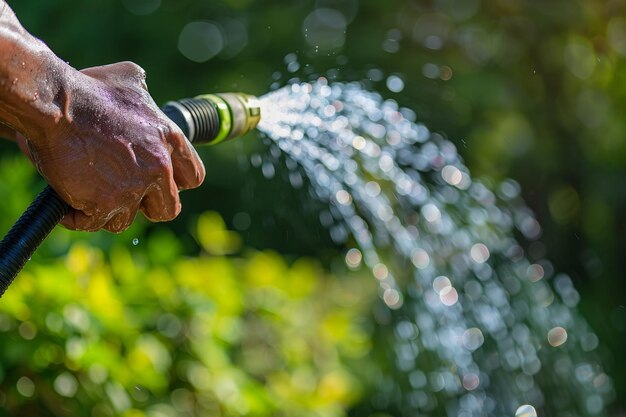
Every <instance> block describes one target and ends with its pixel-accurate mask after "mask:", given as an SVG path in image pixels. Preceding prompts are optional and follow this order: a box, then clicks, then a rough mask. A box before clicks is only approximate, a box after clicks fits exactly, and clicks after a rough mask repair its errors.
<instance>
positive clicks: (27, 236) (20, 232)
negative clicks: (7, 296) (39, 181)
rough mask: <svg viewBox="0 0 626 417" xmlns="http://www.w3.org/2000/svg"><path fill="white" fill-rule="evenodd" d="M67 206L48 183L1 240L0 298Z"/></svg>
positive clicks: (65, 210)
mask: <svg viewBox="0 0 626 417" xmlns="http://www.w3.org/2000/svg"><path fill="white" fill-rule="evenodd" d="M69 209H70V206H68V204H67V203H66V202H65V201H63V200H61V197H59V196H58V194H57V193H56V192H55V191H54V190H53V189H52V188H50V186H47V187H46V188H45V189H44V190H43V191H42V192H41V193H40V194H39V195H38V196H37V198H36V199H35V201H33V202H32V203H31V205H30V206H29V207H28V208H27V209H26V211H25V212H24V213H23V214H22V216H21V217H20V218H19V220H18V221H17V223H15V224H14V225H13V227H12V228H11V230H9V233H7V235H6V236H5V237H4V239H2V242H0V297H2V294H4V292H5V291H6V289H7V288H8V287H9V285H10V284H11V282H13V279H15V277H16V276H17V274H18V273H19V272H20V271H21V270H22V267H23V266H24V265H25V264H26V262H27V261H28V260H29V259H30V257H31V256H32V255H33V253H34V252H35V250H36V249H37V247H38V246H39V245H40V244H41V242H43V240H44V239H45V238H46V236H48V234H50V232H51V231H52V229H54V226H56V225H57V223H59V222H60V221H61V219H63V216H65V214H66V213H67V212H68V211H69Z"/></svg>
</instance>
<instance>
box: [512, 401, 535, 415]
mask: <svg viewBox="0 0 626 417" xmlns="http://www.w3.org/2000/svg"><path fill="white" fill-rule="evenodd" d="M515 417H537V410H535V407H533V406H532V405H528V404H525V405H522V406H520V407H519V408H518V409H517V411H516V412H515Z"/></svg>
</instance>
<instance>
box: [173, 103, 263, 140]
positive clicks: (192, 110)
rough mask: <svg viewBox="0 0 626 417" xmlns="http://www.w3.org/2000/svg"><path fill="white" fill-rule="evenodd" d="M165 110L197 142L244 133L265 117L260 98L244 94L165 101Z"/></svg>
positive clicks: (225, 138) (229, 137) (234, 136)
mask: <svg viewBox="0 0 626 417" xmlns="http://www.w3.org/2000/svg"><path fill="white" fill-rule="evenodd" d="M162 110H163V112H164V113H165V114H166V115H167V116H168V117H169V118H170V119H172V120H173V121H174V123H176V124H177V125H178V126H179V127H180V128H181V129H182V131H183V133H184V134H185V135H186V136H187V138H188V139H189V141H190V142H191V143H193V144H194V145H197V144H201V143H209V144H216V143H220V142H223V141H225V140H228V139H233V138H237V137H239V136H243V135H245V134H246V133H248V132H249V131H251V130H252V129H254V128H255V127H256V125H257V124H258V123H259V120H260V119H261V108H260V105H259V100H258V99H257V98H256V97H254V96H252V95H249V94H244V93H219V94H204V95H201V96H197V97H194V98H184V99H182V100H177V101H170V102H168V103H165V106H163V108H162Z"/></svg>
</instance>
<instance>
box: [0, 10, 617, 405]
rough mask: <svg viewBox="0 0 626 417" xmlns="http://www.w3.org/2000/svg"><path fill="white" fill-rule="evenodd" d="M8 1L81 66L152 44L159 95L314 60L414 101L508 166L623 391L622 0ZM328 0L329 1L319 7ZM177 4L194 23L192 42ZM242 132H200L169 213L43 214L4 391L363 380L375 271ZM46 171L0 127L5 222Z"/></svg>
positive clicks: (9, 347) (505, 173)
mask: <svg viewBox="0 0 626 417" xmlns="http://www.w3.org/2000/svg"><path fill="white" fill-rule="evenodd" d="M11 3H12V4H11V6H12V7H13V8H14V10H15V11H16V13H17V14H18V16H19V17H20V19H21V20H22V22H23V24H24V26H26V27H27V28H28V29H29V30H30V31H31V32H32V33H34V34H35V35H37V36H39V37H41V38H42V39H44V40H45V41H46V42H47V43H48V44H49V45H50V47H51V48H52V49H53V50H54V51H56V52H57V54H58V55H60V56H61V57H62V58H64V59H66V60H68V61H69V62H70V63H71V64H72V65H73V66H75V67H77V68H82V67H87V66H93V65H99V64H105V63H109V62H114V61H121V60H132V61H135V62H137V63H138V64H140V65H141V66H143V67H144V68H145V69H146V70H147V72H148V85H149V87H150V91H151V92H152V94H153V96H154V97H155V99H156V101H157V102H160V103H162V102H165V101H167V100H168V99H174V98H180V97H183V96H191V95H195V94H198V93H202V92H212V91H225V90H239V91H246V92H250V93H253V94H263V93H264V92H266V91H268V90H269V89H270V86H271V85H272V83H274V82H278V83H284V82H286V80H288V79H289V78H290V77H292V76H299V77H302V78H309V77H314V76H315V74H325V75H327V76H329V77H330V78H335V79H339V80H364V82H365V83H366V84H367V85H368V86H369V87H370V88H372V89H375V90H377V91H380V92H381V93H382V94H383V95H385V96H387V97H392V98H394V99H396V100H397V101H398V102H399V103H400V104H402V105H405V106H408V107H411V108H412V109H414V110H415V111H416V112H417V115H418V119H419V120H420V121H422V122H424V123H425V124H426V125H427V126H428V127H429V128H431V129H432V130H434V131H438V132H440V133H442V134H444V135H446V136H448V137H450V138H451V139H452V140H453V141H454V142H455V143H456V144H457V146H458V148H459V149H460V152H461V154H462V155H463V156H464V158H465V159H466V161H467V162H468V165H469V166H470V168H471V170H472V172H473V174H474V175H477V176H489V177H495V178H504V177H513V178H515V179H516V180H518V181H519V182H520V183H521V184H522V189H523V193H524V195H525V198H526V200H527V202H528V203H529V205H530V206H531V207H532V208H533V210H534V211H535V212H536V213H537V215H538V217H539V220H540V222H541V223H542V224H543V226H544V236H543V239H542V240H543V244H542V245H534V246H533V247H532V248H530V249H531V251H534V256H536V257H541V256H544V255H545V256H547V257H548V258H549V259H551V260H552V261H553V262H554V264H555V267H556V269H557V270H560V271H564V272H567V273H569V274H570V275H571V276H572V277H573V278H574V280H575V284H576V286H577V288H578V289H579V291H580V293H581V294H582V297H581V302H580V308H581V310H582V312H583V314H584V315H585V317H586V318H587V319H588V320H589V322H590V324H591V326H592V327H593V328H594V329H595V330H596V332H597V333H598V335H599V338H600V343H601V345H602V349H603V356H604V360H605V367H606V369H608V370H610V371H612V372H611V376H612V378H613V379H614V384H615V390H616V394H617V395H616V398H617V400H616V403H615V404H614V406H613V410H614V413H613V415H616V414H617V413H618V411H619V410H623V409H624V408H625V407H626V402H625V401H626V374H624V372H622V371H621V370H622V369H625V368H626V356H624V355H623V354H622V352H624V350H625V349H626V307H625V305H624V294H626V292H625V288H624V285H625V284H624V281H623V279H622V277H623V274H624V271H625V268H624V266H625V265H624V256H623V254H622V248H623V247H625V243H626V242H625V240H626V234H625V233H624V230H625V227H626V223H625V222H626V218H625V217H624V213H626V210H625V208H626V207H625V206H626V191H625V189H624V187H623V178H624V174H625V172H624V167H625V166H626V165H625V164H626V140H624V137H625V133H626V122H625V119H624V117H623V114H624V110H625V109H626V72H625V66H626V63H625V62H624V56H625V55H626V17H625V16H626V2H624V1H622V0H610V1H600V0H554V1H551V2H548V3H547V2H534V1H531V0H521V1H509V0H482V1H481V0H413V1H400V0H395V1H394V0H392V1H384V2H383V1H375V0H360V1H359V0H336V1H331V0H316V1H311V0H293V1H279V2H267V1H261V0H221V1H204V0H163V1H161V0H107V1H105V0H90V1H78V0H63V1H57V2H41V1H35V0H31V1H20V2H16V1H14V2H11ZM325 8H332V9H334V10H338V11H339V12H341V16H342V17H343V20H342V19H341V18H338V19H337V20H335V21H331V22H330V23H328V22H327V23H326V26H324V24H322V23H320V22H319V20H315V16H313V17H311V16H312V13H314V11H315V10H316V9H325ZM191 22H203V24H204V25H205V26H202V27H203V28H204V32H202V33H204V34H205V35H203V36H205V38H201V39H204V40H205V42H204V43H202V42H201V43H200V44H197V43H194V42H193V41H189V39H197V36H196V37H194V36H190V35H189V34H191V35H193V34H194V33H196V32H194V26H188V24H190V23H191ZM207 24H208V26H207ZM209 27H211V28H214V29H209ZM196 29H197V27H196ZM305 29H306V30H305ZM216 30H217V32H216ZM220 45H221V46H220ZM290 53H295V54H296V55H297V57H298V60H299V62H300V68H299V69H295V68H290V69H289V68H288V67H287V64H286V61H285V56H286V55H287V54H290ZM198 61H201V62H198ZM373 69H379V70H381V71H382V74H384V76H378V75H377V74H379V72H377V71H372V70H373ZM291 71H293V72H294V73H293V74H292V73H291ZM388 75H396V76H399V77H400V78H402V79H403V81H404V89H402V90H401V91H397V89H395V88H393V90H394V91H390V90H389V88H388V86H387V84H386V79H387V76H388ZM254 138H255V135H250V137H249V138H248V139H247V140H243V141H236V142H233V143H228V144H224V145H222V146H219V147H215V148H205V149H203V150H202V151H201V153H202V156H203V159H204V160H205V164H206V166H207V171H208V178H207V181H206V183H205V184H204V185H203V187H202V188H200V189H199V190H195V191H191V192H187V193H185V194H184V195H183V204H184V207H185V210H184V213H183V215H181V217H180V218H179V219H178V220H176V221H175V222H173V223H169V224H165V225H158V226H154V225H148V224H146V222H145V221H142V220H140V221H138V222H137V224H136V225H135V226H133V228H132V229H131V230H129V231H128V232H126V233H124V234H122V235H119V236H113V235H109V234H106V233H97V234H93V235H89V234H79V233H70V232H67V231H64V230H57V231H55V232H54V235H53V236H52V237H51V238H49V239H48V241H47V242H46V244H45V246H44V247H42V249H41V250H40V251H39V252H38V253H37V254H36V256H35V258H34V259H33V261H32V262H31V263H30V264H29V265H28V267H27V269H26V270H25V271H24V273H23V274H22V275H21V276H20V278H19V279H18V281H17V282H16V284H15V286H14V287H13V288H11V290H10V293H8V294H7V295H6V296H5V297H3V299H2V302H1V303H0V311H1V312H2V313H0V331H2V332H3V334H2V338H1V339H0V349H1V350H0V352H1V355H2V361H1V364H0V381H1V382H0V405H2V406H3V407H2V408H3V409H4V410H5V411H0V413H5V415H46V414H47V415H59V416H63V415H93V416H106V415H126V416H140V415H143V414H142V413H145V414H147V415H150V416H164V415H190V414H191V411H190V410H191V408H190V407H192V405H193V407H198V408H197V410H201V413H200V415H219V414H220V413H221V414H223V415H240V414H246V413H248V414H250V415H270V414H280V413H279V410H280V411H282V413H283V415H324V416H326V415H328V416H333V415H342V413H344V410H345V409H350V408H355V409H356V407H358V404H359V402H363V401H367V399H368V392H370V391H368V390H372V389H373V387H374V386H375V385H374V384H370V383H369V382H370V380H372V379H375V376H376V373H377V368H378V367H380V366H384V359H380V358H381V355H380V352H376V351H372V350H371V349H370V345H371V343H372V342H371V337H372V335H373V334H374V329H373V326H374V324H373V323H374V321H373V320H372V319H371V317H372V316H373V311H374V310H375V309H376V308H377V306H378V301H377V298H376V295H375V290H374V289H373V283H371V281H372V280H371V279H370V278H369V277H368V276H367V274H366V273H365V272H362V273H359V272H348V271H347V269H346V268H345V266H344V264H343V260H342V254H343V251H344V250H345V248H342V247H337V246H336V245H334V244H333V243H332V241H331V240H330V239H329V237H328V234H327V231H326V230H325V229H324V228H323V227H321V226H320V225H319V224H318V220H317V214H316V213H318V212H319V204H320V203H315V202H311V201H310V199H309V198H308V195H307V193H306V190H303V191H294V190H292V189H291V188H290V187H289V186H288V185H287V183H286V182H285V181H282V180H281V179H280V178H281V175H282V173H281V172H280V171H279V172H277V175H276V177H277V178H275V179H273V180H267V179H265V178H264V177H263V176H262V175H261V174H260V172H259V171H258V170H256V169H253V168H251V167H250V164H249V162H248V161H249V160H250V156H251V155H252V154H253V153H255V152H263V149H264V148H263V146H262V144H261V143H260V142H259V141H255V140H254ZM42 187H43V185H42V183H41V182H40V180H38V179H37V177H36V174H35V172H34V170H33V168H32V167H30V166H29V165H28V164H27V163H26V162H25V161H24V159H23V157H21V156H20V155H18V154H17V152H16V151H15V149H14V148H13V146H12V145H11V144H10V143H7V144H3V145H2V163H1V164H0V196H1V197H2V199H3V201H4V204H3V205H2V207H0V210H1V211H0V225H1V226H2V230H7V229H8V228H9V227H10V224H11V223H12V221H13V220H14V219H16V218H17V217H18V215H19V213H20V212H21V211H22V210H23V209H24V208H25V207H26V206H27V204H28V202H30V201H31V200H32V198H33V197H34V195H35V194H36V191H37V190H39V189H41V188H42ZM207 210H211V212H207ZM216 213H219V214H216ZM222 219H223V220H222ZM229 230H235V231H236V233H235V232H232V231H229ZM136 239H137V240H136ZM311 259H316V260H315V261H313V260H311ZM217 277H219V279H218V278H217ZM356 280H358V282H356ZM382 357H383V358H384V355H382ZM209 358H210V360H209ZM70 398H72V399H74V400H72V401H70V400H69V399H70ZM140 410H142V411H140ZM203 413H205V414H203Z"/></svg>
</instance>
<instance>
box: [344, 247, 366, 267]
mask: <svg viewBox="0 0 626 417" xmlns="http://www.w3.org/2000/svg"><path fill="white" fill-rule="evenodd" d="M362 260H363V255H362V254H361V251H360V250H358V249H356V248H352V249H350V250H349V251H348V253H346V265H348V267H349V268H351V269H357V268H358V267H359V266H361V261H362Z"/></svg>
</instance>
